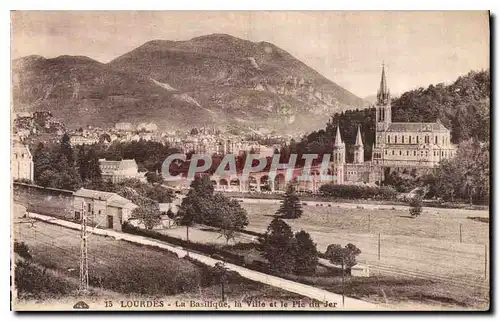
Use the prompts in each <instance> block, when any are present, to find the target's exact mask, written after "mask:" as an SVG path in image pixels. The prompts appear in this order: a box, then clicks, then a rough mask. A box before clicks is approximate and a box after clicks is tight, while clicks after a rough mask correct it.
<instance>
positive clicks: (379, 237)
mask: <svg viewBox="0 0 500 321" xmlns="http://www.w3.org/2000/svg"><path fill="white" fill-rule="evenodd" d="M378 260H379V261H380V233H378Z"/></svg>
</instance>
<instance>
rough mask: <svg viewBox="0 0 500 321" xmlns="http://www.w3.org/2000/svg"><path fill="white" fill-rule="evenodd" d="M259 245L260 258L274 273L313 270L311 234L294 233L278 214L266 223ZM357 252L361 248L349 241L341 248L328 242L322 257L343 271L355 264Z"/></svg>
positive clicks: (315, 257) (315, 261) (308, 272)
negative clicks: (266, 226) (264, 260)
mask: <svg viewBox="0 0 500 321" xmlns="http://www.w3.org/2000/svg"><path fill="white" fill-rule="evenodd" d="M259 245H260V249H261V251H262V255H263V257H264V258H266V259H267V261H268V262H269V266H270V268H271V269H272V270H273V271H275V272H278V273H284V274H288V273H295V274H299V275H313V274H315V273H316V268H317V265H318V260H319V253H318V250H317V249H316V243H314V242H313V240H312V238H311V235H310V234H309V233H307V232H306V231H304V230H301V231H299V232H296V233H295V234H294V233H293V232H292V229H291V228H290V226H289V225H288V224H287V223H285V222H284V221H283V220H282V219H280V218H279V217H276V218H274V219H273V221H272V222H271V224H269V226H268V228H267V231H266V233H265V234H264V236H263V237H261V238H260V239H259ZM360 253H361V250H360V249H359V248H357V247H356V246H355V245H354V244H351V243H349V244H347V245H346V246H345V247H342V246H341V245H339V244H330V245H329V246H328V247H327V250H326V252H325V255H324V257H325V258H327V259H328V260H329V261H330V262H331V263H332V264H335V265H337V266H340V267H341V268H342V271H344V270H350V269H351V267H353V266H354V265H356V264H357V262H356V256H358V255H359V254H360Z"/></svg>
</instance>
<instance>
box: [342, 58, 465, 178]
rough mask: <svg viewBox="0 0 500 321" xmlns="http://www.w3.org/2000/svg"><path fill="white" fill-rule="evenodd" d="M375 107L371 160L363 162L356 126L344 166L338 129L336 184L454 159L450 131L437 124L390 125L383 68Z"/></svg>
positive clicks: (415, 168)
mask: <svg viewBox="0 0 500 321" xmlns="http://www.w3.org/2000/svg"><path fill="white" fill-rule="evenodd" d="M375 108H376V117H375V121H376V133H375V144H374V146H373V149H372V160H371V161H367V162H365V161H364V148H363V140H362V137H361V133H360V129H359V127H358V132H357V135H356V142H355V145H354V161H353V163H346V162H345V144H344V143H343V141H342V138H341V136H340V130H339V128H337V133H336V137H335V143H334V147H333V159H332V168H333V171H334V172H335V173H336V176H337V177H338V178H337V183H338V184H345V183H356V182H363V183H375V182H381V181H382V180H383V179H384V175H386V174H387V173H389V172H390V171H392V170H418V171H421V170H426V169H429V168H432V167H435V166H437V165H438V164H439V162H440V161H441V160H443V159H446V158H450V157H453V156H454V154H455V152H456V146H455V145H453V144H451V142H450V131H449V130H448V129H447V128H446V127H445V126H444V125H443V124H441V123H440V122H439V121H437V122H435V123H410V122H407V123H395V122H392V114H391V95H390V91H389V89H388V86H387V78H386V75H385V67H384V66H382V76H381V79H380V88H379V89H378V91H377V102H376V105H375Z"/></svg>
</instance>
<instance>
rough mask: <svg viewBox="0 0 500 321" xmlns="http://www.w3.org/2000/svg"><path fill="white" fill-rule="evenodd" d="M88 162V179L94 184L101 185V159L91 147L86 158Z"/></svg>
mask: <svg viewBox="0 0 500 321" xmlns="http://www.w3.org/2000/svg"><path fill="white" fill-rule="evenodd" d="M86 161H87V171H88V172H87V175H88V176H87V178H88V179H90V180H91V181H92V182H93V183H94V184H99V183H100V182H101V180H102V172H101V166H100V165H99V158H98V157H97V154H96V151H95V149H94V147H90V150H89V152H88V153H87V156H86Z"/></svg>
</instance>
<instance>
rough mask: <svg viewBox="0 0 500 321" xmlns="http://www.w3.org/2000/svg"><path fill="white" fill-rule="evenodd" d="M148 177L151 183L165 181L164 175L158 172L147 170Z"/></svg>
mask: <svg viewBox="0 0 500 321" xmlns="http://www.w3.org/2000/svg"><path fill="white" fill-rule="evenodd" d="M146 179H147V180H148V182H149V183H151V184H153V183H162V182H163V176H162V175H161V174H158V173H157V172H147V173H146Z"/></svg>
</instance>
